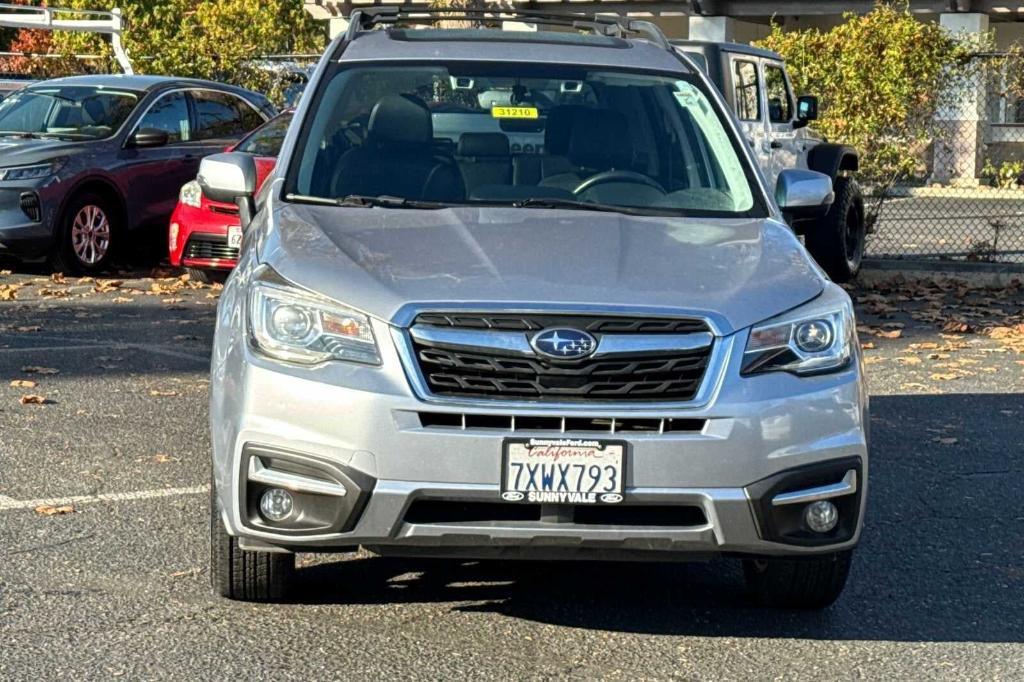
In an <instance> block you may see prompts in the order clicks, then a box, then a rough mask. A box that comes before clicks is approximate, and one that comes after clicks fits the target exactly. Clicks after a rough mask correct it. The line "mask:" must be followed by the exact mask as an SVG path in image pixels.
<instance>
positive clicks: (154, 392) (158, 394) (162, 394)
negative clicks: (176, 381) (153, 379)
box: [149, 389, 178, 398]
mask: <svg viewBox="0 0 1024 682" xmlns="http://www.w3.org/2000/svg"><path fill="white" fill-rule="evenodd" d="M149 394H150V395H151V396H156V397H164V398H166V397H170V396H175V395H178V392H177V391H158V390H155V389H154V390H152V391H150V392H149Z"/></svg>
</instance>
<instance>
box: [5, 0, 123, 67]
mask: <svg viewBox="0 0 1024 682" xmlns="http://www.w3.org/2000/svg"><path fill="white" fill-rule="evenodd" d="M83 17H85V18H83ZM0 26H3V27H7V28H32V29H39V30H44V31H75V32H78V33H106V34H108V35H110V46H111V48H113V50H114V57H115V58H116V59H117V63H118V64H120V65H121V68H122V69H123V70H124V72H125V73H126V74H129V75H130V74H132V73H134V71H133V70H132V63H131V61H130V60H129V59H128V53H127V52H125V49H124V46H123V45H122V44H121V33H122V32H123V31H124V29H125V21H124V17H123V16H122V15H121V10H119V9H117V8H116V7H115V8H114V9H112V10H110V11H102V10H90V9H72V8H67V7H39V6H33V5H14V4H11V3H7V2H3V3H0Z"/></svg>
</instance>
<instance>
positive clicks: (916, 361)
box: [896, 355, 921, 365]
mask: <svg viewBox="0 0 1024 682" xmlns="http://www.w3.org/2000/svg"><path fill="white" fill-rule="evenodd" d="M896 362H898V363H900V364H901V365H920V364H921V358H919V357H917V356H915V355H908V356H906V357H903V358H896Z"/></svg>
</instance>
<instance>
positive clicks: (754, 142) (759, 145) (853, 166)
mask: <svg viewBox="0 0 1024 682" xmlns="http://www.w3.org/2000/svg"><path fill="white" fill-rule="evenodd" d="M672 44H673V45H675V46H676V49H677V50H680V51H681V52H683V53H684V54H685V55H686V56H687V57H689V58H690V59H692V60H693V61H694V62H695V63H696V64H697V65H698V66H699V67H701V68H702V69H703V70H704V71H705V72H706V73H707V75H708V76H709V78H710V79H711V80H712V81H713V82H714V83H715V85H717V86H718V89H719V90H721V92H722V94H723V95H725V99H726V101H727V102H728V103H729V104H730V106H732V109H733V111H734V112H735V113H736V118H737V119H738V121H739V125H740V128H741V129H742V130H743V132H744V134H745V136H746V138H747V142H748V143H749V144H750V146H751V148H752V149H753V151H754V156H755V157H756V158H757V160H758V163H759V164H760V166H761V170H762V171H763V172H764V174H765V177H767V179H768V182H769V183H770V185H769V186H772V187H774V186H775V183H776V180H777V178H778V175H779V171H781V170H784V169H786V168H808V169H810V170H816V171H819V172H821V173H825V174H826V175H828V176H829V177H830V178H832V186H833V190H834V191H835V200H834V201H833V203H832V205H831V207H830V208H829V209H828V211H827V212H826V213H823V214H822V215H819V216H815V217H813V218H806V217H803V216H802V217H801V218H799V219H797V218H794V217H791V216H787V217H788V219H789V222H790V225H791V226H792V227H793V229H794V230H796V232H797V233H798V234H800V235H803V237H804V243H805V245H806V246H807V250H808V251H810V253H811V255H812V256H814V258H815V260H817V261H818V263H819V264H820V265H821V267H822V268H824V269H825V271H826V272H827V273H828V274H829V276H830V277H831V278H832V279H833V280H834V281H836V282H846V281H849V280H850V279H852V278H853V277H854V276H855V275H856V274H857V271H858V270H859V269H860V263H861V259H862V258H863V256H864V239H865V235H866V232H867V230H866V228H865V218H864V216H865V213H864V198H863V196H862V194H861V191H860V187H859V186H858V184H857V181H856V180H855V179H854V178H853V176H852V173H853V172H854V171H856V170H857V169H858V165H859V161H858V157H857V150H855V149H853V148H852V147H849V146H847V145H842V144H832V143H829V142H827V141H826V140H825V139H824V138H822V137H821V136H820V135H817V134H816V133H814V132H812V131H811V130H810V129H809V128H808V127H807V125H808V123H810V122H811V121H813V120H814V119H816V118H817V117H818V98H817V97H815V96H813V95H804V96H801V97H794V96H793V88H792V85H791V83H790V79H789V76H788V75H787V73H786V64H785V61H784V60H783V59H782V56H781V55H779V54H778V53H777V52H772V51H770V50H763V49H760V48H756V47H750V46H749V45H740V44H738V43H713V42H704V41H696V40H673V41H672Z"/></svg>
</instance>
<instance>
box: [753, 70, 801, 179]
mask: <svg viewBox="0 0 1024 682" xmlns="http://www.w3.org/2000/svg"><path fill="white" fill-rule="evenodd" d="M761 67H762V78H763V82H764V97H765V111H766V113H767V115H768V116H767V118H768V153H769V157H770V160H769V165H768V166H767V167H766V168H765V174H766V175H767V176H768V181H769V182H770V183H771V184H770V186H771V187H774V186H775V182H776V180H777V178H778V177H779V172H780V171H782V170H784V169H786V168H797V167H799V166H800V165H801V156H802V154H801V151H802V150H801V149H800V146H801V141H800V140H799V139H798V137H797V132H796V129H795V128H794V127H793V120H794V119H795V117H796V110H795V109H796V104H795V101H794V99H793V90H792V88H791V87H790V85H789V79H788V78H787V76H786V70H785V68H784V67H783V65H782V63H781V62H776V61H772V60H769V59H764V60H762V62H761Z"/></svg>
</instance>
